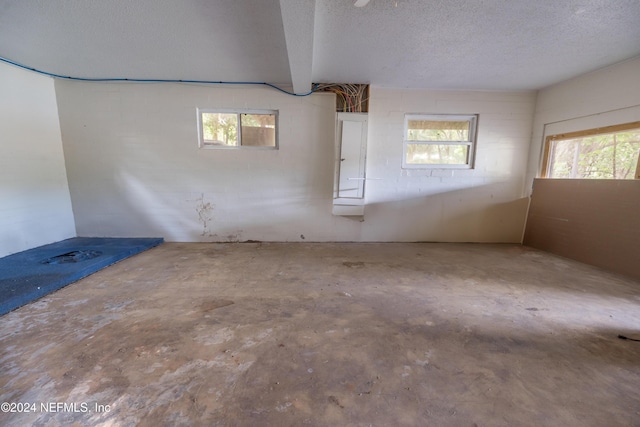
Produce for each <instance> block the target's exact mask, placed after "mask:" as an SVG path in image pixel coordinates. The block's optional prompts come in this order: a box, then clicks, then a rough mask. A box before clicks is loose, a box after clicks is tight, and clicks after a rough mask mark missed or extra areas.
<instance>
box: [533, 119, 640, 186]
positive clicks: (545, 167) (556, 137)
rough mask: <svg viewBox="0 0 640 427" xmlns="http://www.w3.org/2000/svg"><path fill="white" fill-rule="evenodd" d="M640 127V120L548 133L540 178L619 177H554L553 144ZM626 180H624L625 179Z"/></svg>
mask: <svg viewBox="0 0 640 427" xmlns="http://www.w3.org/2000/svg"><path fill="white" fill-rule="evenodd" d="M634 129H640V121H635V122H628V123H621V124H617V125H611V126H604V127H599V128H591V129H584V130H579V131H575V132H565V133H557V134H553V135H548V136H546V137H545V139H544V145H543V148H542V162H541V166H540V174H539V176H540V178H546V179H617V178H554V177H552V176H551V165H552V163H553V162H552V158H551V157H552V154H553V152H552V149H551V148H552V146H553V143H554V142H556V141H565V140H570V139H577V138H586V137H589V136H596V135H606V134H610V133H617V132H624V131H628V130H634ZM634 179H640V152H639V153H638V160H637V163H636V171H635V174H634ZM623 181H624V180H623Z"/></svg>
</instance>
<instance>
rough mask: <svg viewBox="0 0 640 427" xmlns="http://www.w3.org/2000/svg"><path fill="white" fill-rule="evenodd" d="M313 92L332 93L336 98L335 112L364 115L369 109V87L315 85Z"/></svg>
mask: <svg viewBox="0 0 640 427" xmlns="http://www.w3.org/2000/svg"><path fill="white" fill-rule="evenodd" d="M314 92H333V93H335V94H336V95H337V96H336V111H338V112H346V113H366V112H367V111H368V110H369V108H368V106H369V102H368V101H369V85H368V84H355V83H316V84H314Z"/></svg>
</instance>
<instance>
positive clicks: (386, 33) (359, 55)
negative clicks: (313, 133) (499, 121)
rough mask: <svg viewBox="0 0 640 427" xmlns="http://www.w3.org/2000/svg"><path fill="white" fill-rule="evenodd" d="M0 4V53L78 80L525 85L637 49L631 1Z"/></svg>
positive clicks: (639, 36)
mask: <svg viewBox="0 0 640 427" xmlns="http://www.w3.org/2000/svg"><path fill="white" fill-rule="evenodd" d="M353 3H354V0H136V1H131V0H101V1H97V0H96V1H88V0H0V56H2V57H4V58H7V59H9V60H12V61H16V62H19V63H22V64H25V65H28V66H29V67H34V68H38V69H43V70H46V71H49V72H52V73H56V74H62V75H73V76H78V77H127V78H154V79H157V78H161V79H195V80H216V81H219V80H222V81H260V82H262V81H264V82H269V83H274V84H280V85H286V86H290V85H293V87H294V89H295V91H296V92H299V93H300V92H306V91H307V90H308V88H309V87H310V84H311V82H339V83H371V84H374V85H378V86H387V87H407V88H433V89H472V90H530V89H539V88H542V87H545V86H548V85H550V84H553V83H556V82H558V81H562V80H565V79H568V78H571V77H573V76H576V75H579V74H582V73H585V72H588V71H592V70H595V69H598V68H602V67H604V66H607V65H610V64H614V63H616V62H620V61H623V60H625V59H629V58H632V57H636V56H639V55H640V0H397V1H396V0H371V2H370V3H369V4H368V5H367V6H365V7H362V8H356V7H354V6H353Z"/></svg>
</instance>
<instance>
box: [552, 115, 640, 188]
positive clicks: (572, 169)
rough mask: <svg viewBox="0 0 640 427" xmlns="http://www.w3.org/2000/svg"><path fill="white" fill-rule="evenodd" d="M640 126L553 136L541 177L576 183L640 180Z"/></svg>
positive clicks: (616, 126)
mask: <svg viewBox="0 0 640 427" xmlns="http://www.w3.org/2000/svg"><path fill="white" fill-rule="evenodd" d="M639 152H640V122H633V123H626V124H622V125H615V126H608V127H604V128H597V129H589V130H584V131H579V132H572V133H565V134H559V135H550V136H548V137H547V139H546V141H545V148H544V157H543V165H542V176H543V177H545V178H575V179H589V178H596V179H634V178H640V175H639V174H640V170H639V169H640V158H639V157H638V156H639Z"/></svg>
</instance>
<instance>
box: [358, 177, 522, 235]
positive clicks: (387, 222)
mask: <svg viewBox="0 0 640 427" xmlns="http://www.w3.org/2000/svg"><path fill="white" fill-rule="evenodd" d="M504 186H505V184H504V183H493V184H487V185H482V186H475V187H471V188H464V189H458V190H453V191H449V192H444V193H436V194H430V195H425V196H422V197H413V198H407V199H402V200H394V201H389V202H379V203H372V204H367V205H366V206H365V226H364V227H365V232H364V233H363V234H364V236H365V237H366V240H371V241H409V242H415V241H430V242H431V241H432V242H490V243H521V241H522V232H523V230H524V225H525V218H526V214H527V209H528V206H529V198H528V197H523V198H515V199H508V198H505V197H504V196H501V197H500V198H498V197H497V196H495V194H500V193H504Z"/></svg>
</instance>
